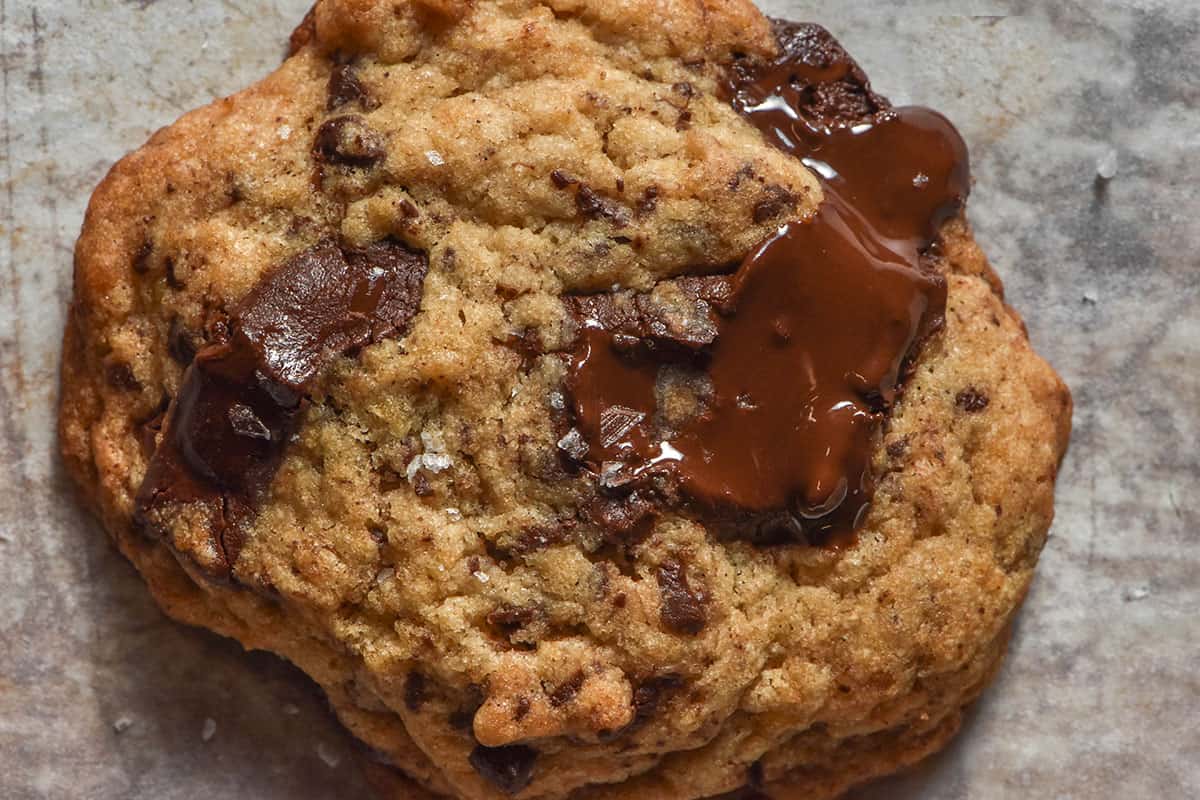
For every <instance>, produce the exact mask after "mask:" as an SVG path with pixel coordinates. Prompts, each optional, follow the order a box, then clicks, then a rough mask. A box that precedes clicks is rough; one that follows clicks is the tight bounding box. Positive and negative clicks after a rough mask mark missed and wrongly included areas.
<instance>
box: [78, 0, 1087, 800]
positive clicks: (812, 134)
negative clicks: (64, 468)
mask: <svg viewBox="0 0 1200 800" xmlns="http://www.w3.org/2000/svg"><path fill="white" fill-rule="evenodd" d="M969 189H970V173H969V164H968V156H967V149H966V146H965V144H964V143H963V141H962V139H961V137H960V136H959V135H958V133H957V132H956V131H955V130H954V128H953V126H952V125H951V124H950V123H949V122H948V121H947V120H946V119H945V118H944V117H942V116H941V115H939V114H937V113H936V112H933V111H930V110H928V109H922V108H915V107H907V108H897V107H893V106H892V105H891V104H890V103H889V102H888V101H887V100H886V99H885V98H883V97H881V96H880V95H878V94H877V93H875V92H874V91H873V90H872V89H871V87H870V84H869V82H868V80H867V77H866V75H865V74H864V73H863V71H862V69H861V68H860V67H859V66H858V65H857V64H856V63H855V62H854V61H853V60H852V59H851V58H850V56H849V55H847V54H846V52H845V51H844V50H843V49H842V48H841V47H840V45H838V44H837V42H836V41H835V40H834V39H833V38H832V37H831V36H830V35H829V34H828V33H827V32H826V31H824V30H823V29H821V28H820V27H818V26H815V25H808V24H793V23H784V22H771V21H768V20H767V19H766V18H764V17H763V16H762V15H761V14H760V13H759V12H758V11H757V10H756V9H754V8H753V7H752V6H751V5H750V4H749V3H747V2H743V1H742V0H702V2H695V3H692V2H681V1H680V0H656V2H650V0H629V2H625V3H620V4H616V3H604V2H590V1H588V0H553V1H552V2H550V3H547V4H539V3H526V2H521V1H520V0H512V1H509V2H490V1H488V0H477V1H476V2H472V3H467V2H465V1H464V0H320V2H318V3H317V5H316V6H315V7H314V9H313V10H312V12H310V14H309V16H308V17H307V18H306V19H305V21H304V22H303V24H302V25H301V27H300V28H299V29H298V30H297V31H296V32H295V33H294V34H293V36H292V39H291V53H290V55H289V56H288V58H287V60H286V61H285V62H284V63H283V65H282V66H281V67H280V68H279V69H278V70H277V71H276V72H275V73H273V74H272V75H271V76H269V77H268V78H266V79H265V80H264V81H262V82H261V83H259V84H257V85H255V86H253V87H251V88H249V89H247V90H245V91H244V92H241V93H239V94H237V95H234V96H232V97H230V98H227V99H225V100H221V101H219V102H217V103H214V104H213V105H211V106H209V107H207V108H203V109H200V110H198V111H194V112H192V113H190V114H188V115H186V116H184V117H183V118H182V119H180V120H179V121H178V122H177V123H175V124H174V125H172V126H170V127H169V128H166V129H164V130H163V131H160V132H159V133H157V134H156V135H155V136H154V137H153V138H152V139H151V140H150V141H149V142H148V143H147V144H146V145H145V146H144V147H143V148H141V149H140V150H138V151H137V152H135V153H133V154H132V155H130V156H128V157H126V158H125V159H123V160H122V161H121V162H120V163H118V164H117V165H116V166H115V167H114V168H113V170H112V172H111V173H110V174H109V176H108V177H107V178H106V179H105V180H104V182H103V183H102V184H101V186H100V187H99V188H98V189H97V190H96V193H95V195H94V196H93V198H92V201H91V204H90V206H89V209H88V213H87V217H86V220H85V223H84V228H83V233H82V235H81V237H80V240H79V243H78V246H77V249H76V266H75V269H76V272H75V294H74V299H73V302H72V305H71V310H70V318H69V322H68V326H67V330H66V335H65V348H64V358H63V401H62V409H61V415H60V430H61V441H62V450H63V455H64V458H65V460H66V463H67V465H68V468H69V470H70V472H71V474H72V475H73V476H74V478H75V480H76V481H77V482H78V484H79V486H80V488H81V490H82V494H83V495H84V497H85V498H86V499H87V501H88V502H89V503H90V504H91V506H92V507H93V508H94V509H95V511H96V513H97V514H98V515H99V516H100V518H101V520H102V521H103V523H104V526H105V527H106V529H107V530H108V531H109V533H110V534H111V535H112V536H113V538H114V539H115V540H116V542H117V543H118V545H119V546H120V548H121V550H122V552H123V553H124V554H125V555H126V556H127V557H128V558H129V559H130V560H131V561H132V562H133V563H134V564H135V566H136V567H137V569H138V570H139V572H140V573H141V574H142V576H143V577H144V578H145V580H146V582H147V584H148V585H149V587H150V589H151V591H152V592H153V594H154V596H155V598H156V599H157V600H158V602H159V603H160V605H161V606H162V607H163V608H164V610H165V611H166V612H167V613H168V614H170V615H171V616H173V617H175V618H176V619H179V620H181V621H184V622H187V623H190V624H194V625H201V626H204V627H207V628H211V629H213V630H215V631H218V632H220V633H222V634H224V635H227V636H231V637H234V638H236V639H238V640H239V641H241V642H242V643H243V644H244V645H246V646H247V647H252V648H261V649H266V650H271V651H274V652H276V653H279V654H280V655H282V656H284V657H286V658H288V659H290V660H291V661H293V662H294V663H296V664H297V665H299V666H300V667H301V668H302V669H303V670H305V671H306V672H307V673H308V674H309V675H311V676H312V677H313V679H314V680H315V681H316V682H317V683H319V684H320V685H321V687H322V688H323V689H324V691H325V692H326V694H327V695H328V697H329V699H330V702H331V704H332V705H333V707H334V708H335V709H336V711H337V713H338V715H339V716H340V718H341V719H342V720H343V722H344V723H345V724H346V725H347V726H348V727H349V728H350V729H351V730H352V731H353V732H354V733H355V734H356V735H357V736H358V737H359V738H361V739H362V740H363V741H364V742H365V743H366V744H367V745H368V747H369V748H370V752H371V753H372V758H371V768H370V769H371V773H372V775H373V776H374V777H375V778H376V779H377V780H378V783H379V785H380V787H381V792H382V793H384V794H385V795H386V796H391V797H395V798H415V797H429V798H434V797H446V798H450V797H459V798H474V799H476V800H478V799H481V798H493V797H499V796H514V797H520V798H547V799H549V798H567V797H570V798H572V800H586V799H587V798H593V797H595V798H600V797H603V798H639V797H647V796H649V797H656V798H677V799H678V800H683V799H684V798H703V797H716V796H721V795H726V794H729V796H737V797H794V796H804V797H812V798H822V797H834V796H836V795H838V794H839V793H841V792H843V791H845V790H846V789H847V788H849V787H851V786H853V785H855V784H857V783H860V782H862V781H864V780H868V779H870V778H873V777H876V776H879V775H884V774H887V773H890V772H893V771H895V770H897V769H900V768H902V767H904V766H906V765H908V764H911V763H913V762H915V761H917V760H919V759H920V758H922V757H924V756H925V755H927V754H929V753H931V752H934V751H936V750H937V749H939V748H940V747H942V746H943V745H944V744H945V743H946V741H947V740H948V739H949V738H950V737H951V736H952V735H953V734H954V732H955V731H956V729H957V728H958V725H959V722H960V719H961V715H962V712H963V709H964V708H965V707H966V706H967V705H969V704H970V703H971V702H972V701H973V700H974V699H975V698H976V697H977V696H978V695H979V693H980V692H981V691H982V689H983V688H984V686H985V685H986V684H987V682H988V680H989V679H990V677H991V676H992V675H993V674H994V672H995V670H996V669H997V667H998V664H999V662H1000V659H1001V657H1002V655H1003V652H1004V648H1005V644H1006V642H1007V639H1008V635H1009V630H1010V626H1011V622H1012V619H1013V615H1014V613H1015V612H1016V610H1017V608H1018V606H1019V605H1020V603H1021V600H1022V598H1023V596H1024V594H1025V592H1026V590H1027V589H1028V586H1029V582H1030V579H1031V576H1032V572H1033V569H1034V565H1035V563H1036V561H1037V557H1038V554H1039V552H1040V550H1041V547H1042V545H1043V543H1044V541H1045V537H1046V534H1047V530H1048V528H1049V526H1050V522H1051V518H1052V515H1053V489H1054V481H1055V477H1056V474H1057V470H1058V465H1059V462H1060V460H1061V457H1062V455H1063V452H1064V450H1065V447H1066V442H1067V437H1068V433H1069V427H1070V412H1071V401H1070V395H1069V394H1068V392H1067V390H1066V387H1065V386H1064V385H1063V384H1062V382H1061V381H1060V380H1059V378H1058V377H1057V376H1056V375H1055V374H1054V372H1053V371H1052V370H1051V369H1050V368H1049V367H1048V366H1047V365H1046V364H1045V363H1044V362H1043V361H1042V360H1041V359H1040V358H1038V356H1037V355H1036V354H1035V353H1034V352H1033V351H1032V350H1031V348H1030V345H1029V343H1028V340H1027V337H1026V334H1025V330H1024V327H1023V325H1022V322H1021V320H1020V317H1019V316H1018V315H1017V314H1016V312H1014V311H1013V310H1012V309H1011V308H1009V307H1008V306H1007V305H1006V304H1005V302H1004V299H1003V294H1002V289H1001V284H1000V281H999V280H998V278H997V277H996V275H995V273H994V272H993V271H992V269H991V267H990V266H989V264H988V262H987V260H986V258H985V257H984V256H983V254H982V253H981V251H980V250H979V248H978V246H977V245H976V244H975V241H974V239H973V237H972V234H971V230H970V227H969V225H968V223H967V222H966V219H965V204H966V201H967V196H968V193H969Z"/></svg>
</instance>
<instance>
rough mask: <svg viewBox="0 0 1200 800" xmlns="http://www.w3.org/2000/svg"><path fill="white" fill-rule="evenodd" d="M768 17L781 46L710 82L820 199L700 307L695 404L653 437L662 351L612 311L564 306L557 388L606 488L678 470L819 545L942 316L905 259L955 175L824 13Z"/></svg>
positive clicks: (853, 511) (689, 488)
mask: <svg viewBox="0 0 1200 800" xmlns="http://www.w3.org/2000/svg"><path fill="white" fill-rule="evenodd" d="M775 30H776V35H777V37H778V39H779V43H780V50H781V56H780V57H779V58H778V59H777V60H776V61H774V62H770V63H751V62H749V61H745V62H739V63H737V64H735V65H734V66H733V67H732V68H731V70H730V73H729V77H728V84H727V86H726V87H725V88H726V91H727V92H728V96H729V99H730V102H731V103H732V105H733V106H734V108H735V109H736V110H737V111H738V112H740V113H741V114H742V115H743V116H745V117H746V118H747V119H748V120H749V121H750V122H752V123H753V124H754V125H755V126H757V127H758V128H759V129H760V130H761V131H762V132H763V135H764V136H766V137H767V139H768V140H769V141H770V142H772V143H773V144H775V145H776V146H777V147H779V148H780V149H782V150H784V151H786V152H788V153H790V154H793V155H795V156H796V157H797V158H800V159H802V160H803V161H804V163H805V164H806V165H808V166H809V167H810V168H811V169H812V170H813V171H814V172H815V173H816V174H817V176H818V177H819V179H820V180H821V183H822V186H823V189H824V195H825V199H824V202H823V203H822V204H821V206H820V207H819V209H818V210H817V212H816V213H815V214H814V215H813V216H812V217H811V218H808V219H803V220H793V221H790V222H787V223H785V224H783V225H781V226H780V227H779V228H778V229H777V231H776V232H775V234H774V235H772V236H771V237H770V238H769V239H767V241H765V242H764V243H762V244H761V245H760V246H759V247H758V248H757V249H755V250H754V251H753V252H752V253H751V254H750V255H749V256H748V257H747V258H746V259H745V260H744V261H743V262H742V264H741V266H740V267H739V268H738V270H737V272H736V273H735V274H734V275H733V276H732V279H731V280H730V283H729V297H728V298H727V299H726V300H724V301H723V302H721V303H717V304H715V305H714V308H715V310H716V311H717V312H719V313H718V314H717V316H716V319H715V325H716V331H715V337H713V340H712V341H711V342H703V341H690V342H689V344H693V345H699V346H700V347H702V348H703V350H702V353H701V355H702V357H703V361H704V362H705V363H704V369H705V370H706V373H707V375H708V376H709V377H710V379H711V381H712V385H713V392H712V397H711V400H710V401H709V403H708V404H707V407H706V408H704V409H703V410H702V411H701V412H700V413H699V414H698V415H697V416H696V417H695V418H694V419H693V420H692V421H691V422H689V423H688V424H686V425H684V426H683V427H682V428H681V429H680V430H677V431H674V432H672V433H671V435H667V436H664V435H662V434H663V432H662V431H661V429H659V428H656V427H655V426H654V425H653V424H651V423H650V422H649V420H651V419H653V418H654V415H655V411H656V405H657V401H656V392H655V386H656V381H657V380H658V375H659V369H660V366H661V365H662V364H663V362H664V360H666V358H669V357H670V355H671V352H670V350H669V349H666V348H663V347H661V346H655V340H654V339H653V338H651V339H650V340H649V345H648V346H640V347H631V346H630V343H629V342H628V341H627V339H628V338H629V336H628V334H627V333H625V332H624V331H623V330H622V329H623V328H624V329H628V328H630V327H631V326H630V325H629V324H628V323H627V322H625V321H623V320H617V322H616V324H614V321H613V320H612V319H606V318H605V315H604V314H602V313H586V312H588V311H589V310H591V311H595V310H602V309H601V307H600V306H601V305H602V304H600V305H597V304H596V303H595V302H593V305H597V309H588V308H587V304H586V303H581V304H577V308H578V309H579V310H582V311H584V312H585V313H578V312H577V313H578V318H579V319H580V321H581V325H582V332H581V336H580V338H579V341H578V344H577V347H576V349H575V352H574V354H573V356H572V363H571V375H570V378H569V381H568V388H569V389H570V392H571V396H572V401H573V406H574V411H575V415H576V424H577V426H578V428H579V430H580V432H581V434H582V437H583V439H584V442H585V443H586V445H587V455H586V458H585V460H584V464H585V466H586V467H587V468H588V469H590V470H592V471H594V472H595V473H596V474H597V475H598V476H600V479H601V484H602V485H605V476H606V475H607V476H612V475H614V474H620V475H623V476H624V478H623V480H621V481H619V482H616V483H614V482H613V481H612V480H611V477H610V479H609V480H608V482H607V485H608V486H609V488H611V487H612V486H614V485H617V484H620V485H621V486H625V487H629V488H630V489H633V490H634V491H637V490H638V488H639V487H640V486H645V485H649V484H651V483H654V482H657V483H658V484H660V485H661V484H662V483H663V482H664V481H671V482H675V483H677V484H678V485H679V486H680V487H681V489H682V491H683V493H684V494H685V495H686V496H688V497H689V498H690V499H691V500H693V501H696V502H699V503H701V504H704V505H706V506H708V507H710V508H715V509H717V510H718V511H725V512H729V511H732V512H735V514H740V515H742V516H743V517H744V516H745V515H746V514H747V512H749V515H750V516H751V517H752V518H753V519H754V520H756V522H757V525H758V527H759V530H758V531H757V532H755V533H754V534H753V535H755V536H757V537H758V538H760V539H763V538H765V539H774V540H778V539H779V538H783V539H787V540H801V541H809V542H813V543H821V542H825V541H828V540H829V539H830V537H831V536H833V535H835V534H839V533H845V532H849V531H852V530H853V529H854V528H855V526H856V525H857V524H858V523H859V522H860V521H861V520H862V518H863V516H864V515H865V512H866V510H867V508H868V507H869V504H870V501H871V496H872V493H873V489H874V486H873V481H872V475H871V471H870V457H871V452H872V450H873V448H874V444H875V440H876V438H877V436H876V434H877V431H878V428H879V425H880V423H881V422H882V421H883V419H884V416H885V414H886V412H887V411H888V409H890V408H891V406H892V404H893V403H894V402H895V400H896V397H897V395H898V393H899V391H900V389H901V382H902V380H903V378H904V370H905V365H906V364H907V363H908V362H910V361H911V359H912V358H913V356H914V355H915V353H916V351H917V349H918V348H919V346H920V345H921V344H922V343H923V342H924V340H925V339H927V338H928V337H929V336H930V335H931V334H932V333H933V332H935V331H936V330H938V329H939V328H940V327H941V326H942V325H943V323H944V314H945V304H946V284H945V280H944V279H943V278H942V277H941V276H939V275H936V274H933V273H931V272H928V271H926V270H924V269H923V268H922V265H921V256H922V255H923V254H924V253H925V252H927V251H928V250H929V248H930V247H931V245H932V244H933V242H934V240H935V239H936V237H937V234H938V230H939V228H940V227H941V225H942V224H943V223H944V222H945V221H946V220H948V219H949V218H951V217H952V216H954V215H955V214H956V213H958V211H959V210H960V209H961V208H962V206H963V204H964V202H965V200H966V197H967V193H968V190H969V181H970V175H969V168H968V159H967V150H966V146H965V144H964V143H963V141H962V138H961V137H960V136H959V134H958V133H957V131H956V130H955V129H954V127H953V126H952V125H951V124H950V122H949V121H947V120H946V119H945V118H944V117H942V116H941V115H939V114H937V113H936V112H934V111H931V110H928V109H924V108H916V107H909V108H891V107H890V106H888V104H887V102H886V100H884V99H883V98H881V97H879V96H878V95H876V94H874V93H873V92H872V91H871V89H870V84H869V83H868V81H867V79H866V76H865V75H864V74H863V72H862V70H861V69H859V67H858V65H857V64H855V63H854V61H853V60H852V59H850V57H849V56H848V55H847V54H846V52H845V51H844V50H842V48H841V47H840V46H839V45H838V44H837V42H836V41H835V40H834V39H833V37H832V36H830V35H829V33H828V32H826V31H825V30H824V29H823V28H820V27H818V26H815V25H799V24H792V23H777V24H776V29H775ZM634 327H636V326H634ZM642 327H645V326H642ZM636 333H638V334H640V333H641V331H636ZM675 338H679V337H675ZM642 341H646V340H645V339H643V340H642ZM764 528H770V529H771V530H770V531H764Z"/></svg>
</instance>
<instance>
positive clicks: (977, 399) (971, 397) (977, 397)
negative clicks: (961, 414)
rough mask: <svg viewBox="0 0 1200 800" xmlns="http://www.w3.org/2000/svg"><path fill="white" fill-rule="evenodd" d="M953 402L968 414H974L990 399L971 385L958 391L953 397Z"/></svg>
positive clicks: (986, 404) (986, 405)
mask: <svg viewBox="0 0 1200 800" xmlns="http://www.w3.org/2000/svg"><path fill="white" fill-rule="evenodd" d="M954 402H955V404H956V405H957V406H958V407H959V408H961V409H962V410H963V411H966V412H967V413H968V414H976V413H978V412H980V411H983V410H984V409H985V408H987V407H988V403H990V402H991V400H989V399H988V396H987V395H986V394H984V393H983V392H981V391H979V390H978V389H976V388H975V387H973V386H972V387H970V388H967V389H963V390H962V391H961V392H959V393H958V397H956V398H954Z"/></svg>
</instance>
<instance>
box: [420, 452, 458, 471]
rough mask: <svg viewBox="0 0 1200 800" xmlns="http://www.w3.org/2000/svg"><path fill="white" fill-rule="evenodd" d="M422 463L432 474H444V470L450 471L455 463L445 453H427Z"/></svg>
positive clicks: (422, 457) (422, 458)
mask: <svg viewBox="0 0 1200 800" xmlns="http://www.w3.org/2000/svg"><path fill="white" fill-rule="evenodd" d="M421 463H422V464H424V465H425V469H427V470H429V471H430V472H442V471H443V470H447V469H450V465H451V464H452V463H453V462H452V461H451V460H450V456H448V455H446V454H445V453H426V454H425V455H423V456H421Z"/></svg>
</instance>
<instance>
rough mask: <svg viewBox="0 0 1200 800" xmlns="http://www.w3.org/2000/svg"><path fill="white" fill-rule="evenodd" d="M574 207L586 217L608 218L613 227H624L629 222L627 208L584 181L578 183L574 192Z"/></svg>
mask: <svg viewBox="0 0 1200 800" xmlns="http://www.w3.org/2000/svg"><path fill="white" fill-rule="evenodd" d="M575 207H576V208H577V209H579V213H580V214H582V215H583V216H585V217H587V218H588V219H604V220H608V221H609V222H611V223H612V224H613V227H615V228H624V227H625V226H626V225H628V224H629V218H630V214H629V209H627V208H625V206H623V205H621V204H620V203H618V202H616V201H615V200H610V199H608V198H607V197H604V196H603V195H600V194H597V193H596V191H595V190H594V189H592V187H590V186H588V185H587V184H586V183H581V184H579V189H578V191H576V192H575Z"/></svg>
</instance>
